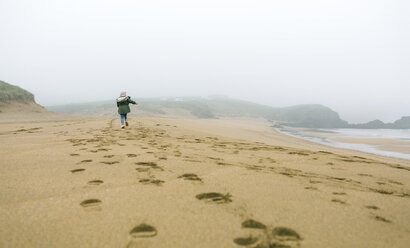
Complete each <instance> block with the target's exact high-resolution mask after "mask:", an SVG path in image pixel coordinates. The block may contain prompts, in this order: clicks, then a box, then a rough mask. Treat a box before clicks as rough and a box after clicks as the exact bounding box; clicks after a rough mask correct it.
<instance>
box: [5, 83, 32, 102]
mask: <svg viewBox="0 0 410 248" xmlns="http://www.w3.org/2000/svg"><path fill="white" fill-rule="evenodd" d="M13 101H18V102H23V103H33V102H34V95H33V94H31V93H30V92H28V91H27V90H24V89H22V88H20V87H18V86H14V85H11V84H8V83H6V82H4V81H1V80H0V102H2V103H7V102H13Z"/></svg>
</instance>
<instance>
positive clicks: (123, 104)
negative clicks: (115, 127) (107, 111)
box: [117, 91, 138, 128]
mask: <svg viewBox="0 0 410 248" xmlns="http://www.w3.org/2000/svg"><path fill="white" fill-rule="evenodd" d="M130 103H132V104H138V103H137V102H135V101H133V100H131V97H129V96H127V93H126V92H125V91H123V92H121V94H120V97H118V98H117V107H118V114H120V116H121V128H124V127H125V126H128V121H127V114H128V113H129V112H131V109H130V106H129V104H130ZM124 122H125V126H124Z"/></svg>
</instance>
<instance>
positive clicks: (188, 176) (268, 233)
mask: <svg viewBox="0 0 410 248" xmlns="http://www.w3.org/2000/svg"><path fill="white" fill-rule="evenodd" d="M139 132H140V134H138V135H134V136H129V137H125V136H124V137H121V138H124V139H126V140H133V139H145V138H149V136H148V135H152V133H151V131H150V130H149V129H146V128H139ZM106 133H108V131H106ZM127 135H130V133H128V134H127ZM164 135H165V132H162V131H161V132H158V133H156V134H153V136H155V137H161V136H164ZM111 136H112V137H114V136H113V134H112V135H111ZM167 137H169V136H167ZM176 139H177V140H180V141H182V142H184V143H206V142H209V144H213V145H212V146H211V147H213V148H214V150H215V151H217V152H222V151H221V150H220V149H233V152H231V153H232V154H238V153H239V152H240V151H241V150H249V151H258V150H267V149H270V150H275V151H279V152H285V153H288V154H290V155H296V156H309V155H310V154H309V153H306V152H304V151H288V149H285V148H282V147H266V146H264V145H262V144H260V145H259V146H255V144H253V145H252V144H247V143H232V142H220V141H219V140H218V138H214V137H207V138H206V139H205V140H201V139H196V138H192V137H177V138H176ZM191 139H192V141H190V140H191ZM70 141H71V142H72V143H73V146H81V145H85V144H86V142H91V143H95V142H100V144H97V147H98V146H103V145H107V144H108V145H113V144H115V145H118V146H124V145H125V144H121V143H119V142H117V141H114V140H113V139H111V140H110V139H109V138H104V137H102V136H98V137H96V138H95V139H88V140H87V139H81V140H70ZM147 144H148V145H150V146H151V147H152V148H154V149H157V150H158V152H160V153H161V155H160V156H156V157H157V159H158V160H160V161H161V160H166V159H167V153H168V154H169V153H172V152H173V155H174V156H175V157H181V156H182V154H181V152H180V151H179V150H178V147H179V145H177V146H176V147H175V148H174V149H175V150H173V151H170V150H168V152H167V153H165V152H164V151H167V149H168V148H170V147H171V145H169V144H165V145H163V144H160V143H159V142H158V140H154V139H153V140H150V141H149V142H148V143H147ZM140 148H141V149H142V150H147V149H149V147H146V146H141V147H140ZM215 148H218V149H215ZM79 150H80V151H85V150H87V148H81V149H79ZM109 150H110V149H104V148H99V149H96V150H90V152H93V153H94V152H105V151H109ZM146 153H153V152H152V151H146ZM318 153H328V154H330V155H333V154H332V153H329V152H325V151H319V152H318ZM70 156H73V157H78V156H80V154H78V153H72V154H70ZM114 156H115V155H104V156H103V157H104V158H113V157H114ZM125 156H127V157H128V158H136V157H138V156H139V155H138V154H131V153H129V154H125ZM185 157H186V156H185ZM186 158H189V157H186ZM208 159H210V160H215V161H216V163H218V164H220V165H225V164H227V163H225V162H223V161H219V160H220V159H218V158H213V157H209V158H208ZM343 159H344V161H347V158H343ZM355 159H356V160H357V159H360V160H364V161H365V159H364V158H360V157H357V158H355ZM356 160H354V161H353V160H352V161H353V162H356ZM90 162H92V160H91V159H86V160H82V161H80V162H79V163H77V164H85V163H90ZM266 162H269V163H277V162H276V161H275V160H273V159H271V158H261V159H259V163H266ZM349 162H351V161H349ZM360 162H363V161H360ZM100 163H103V164H107V165H114V164H117V163H119V162H118V161H102V162H100ZM135 164H136V165H137V166H138V167H137V168H135V170H136V171H137V172H138V173H142V174H141V175H143V177H142V178H140V179H138V182H139V183H141V184H145V185H156V186H161V185H163V184H164V183H165V182H164V181H163V180H160V179H156V178H155V176H154V175H153V172H154V171H163V170H164V169H163V168H162V167H161V166H159V165H158V164H157V163H156V162H146V161H140V162H136V163H135ZM328 165H330V166H333V165H334V164H333V163H328ZM247 168H248V169H252V170H266V167H260V166H258V165H253V166H249V167H247ZM271 170H275V172H277V173H279V174H283V175H285V176H290V177H292V176H299V175H302V176H305V175H304V174H303V172H302V171H297V170H292V169H288V168H284V167H275V168H271ZM83 171H85V169H83V168H78V169H73V170H71V171H70V172H71V173H72V174H77V173H81V172H83ZM307 176H312V178H315V177H317V178H318V179H329V178H320V177H318V176H317V175H313V174H312V175H307ZM360 176H367V177H371V175H368V174H360ZM177 179H181V180H185V181H190V182H192V183H194V184H195V183H200V184H201V183H203V179H202V178H200V177H199V176H198V175H196V174H194V173H185V174H182V175H180V176H178V177H177ZM330 179H332V180H334V181H344V180H346V179H345V178H330ZM309 182H310V183H311V184H316V183H321V181H317V180H313V179H310V181H309ZM103 183H104V181H103V180H100V179H94V180H91V181H88V182H87V185H89V186H98V185H101V184H103ZM390 183H396V182H390ZM396 184H399V182H397V183H396ZM305 189H309V190H316V191H318V190H319V189H318V188H317V187H313V186H307V187H305ZM379 193H383V192H379ZM332 194H333V195H334V196H339V197H340V196H344V195H346V193H345V192H333V193H332ZM194 197H195V198H196V199H197V200H199V201H202V202H204V203H206V204H229V203H231V202H232V201H233V200H232V199H233V197H232V195H231V194H230V193H219V192H205V193H200V194H197V195H195V196H194ZM331 201H332V202H334V203H337V204H341V205H348V204H347V202H346V201H344V200H341V199H338V198H332V199H331ZM101 205H102V201H101V200H99V199H94V198H91V199H87V200H84V201H82V202H81V203H80V206H81V207H83V208H84V209H85V210H87V211H88V210H101ZM365 207H366V208H367V209H369V210H373V211H377V210H379V208H378V207H377V206H373V205H369V206H365ZM371 217H372V218H374V219H375V220H377V221H382V222H385V223H390V222H391V221H390V220H388V219H386V218H384V217H381V216H379V215H377V214H374V213H372V214H371ZM241 229H242V230H243V231H244V234H242V235H238V237H236V238H233V239H232V242H233V243H234V244H236V245H237V246H240V247H250V248H275V247H276V248H295V247H300V246H301V241H302V240H303V238H302V237H301V236H300V235H299V234H298V233H297V232H296V231H295V230H293V229H291V228H288V227H280V226H277V227H272V226H268V225H265V224H263V223H261V222H258V221H256V220H253V219H247V220H245V221H243V222H242V225H241ZM157 234H158V231H157V229H156V228H155V227H154V226H151V225H148V224H145V223H142V224H140V225H137V226H135V227H134V228H132V229H131V231H130V232H129V235H130V237H129V242H128V244H127V246H126V247H127V248H139V247H144V245H143V244H144V243H147V245H148V244H149V242H150V240H151V238H153V237H155V236H156V235H157Z"/></svg>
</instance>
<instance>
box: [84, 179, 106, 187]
mask: <svg viewBox="0 0 410 248" xmlns="http://www.w3.org/2000/svg"><path fill="white" fill-rule="evenodd" d="M103 183H104V181H103V180H91V181H88V183H87V184H88V185H93V186H94V185H95V186H98V185H100V184H103Z"/></svg>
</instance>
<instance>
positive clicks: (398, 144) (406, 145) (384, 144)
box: [330, 138, 410, 154]
mask: <svg viewBox="0 0 410 248" xmlns="http://www.w3.org/2000/svg"><path fill="white" fill-rule="evenodd" d="M330 140H332V141H336V142H342V143H350V144H365V145H371V146H376V149H378V150H381V151H390V152H400V153H407V154H410V142H409V141H405V140H403V141H401V140H395V139H376V138H372V139H370V138H369V139H362V138H331V139H330Z"/></svg>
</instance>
